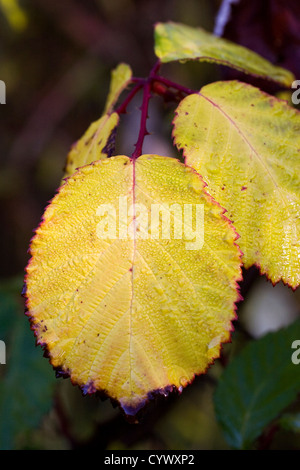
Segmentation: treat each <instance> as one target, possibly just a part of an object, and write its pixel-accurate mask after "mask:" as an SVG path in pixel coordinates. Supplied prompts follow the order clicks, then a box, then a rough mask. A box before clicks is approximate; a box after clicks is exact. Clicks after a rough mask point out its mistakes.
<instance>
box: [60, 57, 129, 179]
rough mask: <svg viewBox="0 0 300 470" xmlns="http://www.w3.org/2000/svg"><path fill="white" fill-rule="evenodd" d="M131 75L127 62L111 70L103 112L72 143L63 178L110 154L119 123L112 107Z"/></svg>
mask: <svg viewBox="0 0 300 470" xmlns="http://www.w3.org/2000/svg"><path fill="white" fill-rule="evenodd" d="M131 77H132V71H131V68H130V67H129V65H127V64H119V65H118V66H117V67H116V68H115V69H114V70H113V71H112V73H111V83H110V88H109V93H108V97H107V100H106V104H105V108H104V113H103V115H102V116H101V118H100V119H98V120H97V121H95V122H93V123H92V124H91V125H90V127H89V128H88V130H87V131H86V132H85V133H84V135H83V136H82V137H81V138H80V139H79V140H78V141H77V142H76V143H75V144H74V145H73V147H72V149H71V151H70V153H69V155H68V158H67V163H66V168H65V175H64V177H65V178H66V177H68V176H71V175H72V174H73V173H74V172H75V171H76V169H77V168H80V167H81V166H84V165H87V164H89V163H92V162H94V161H96V160H100V159H103V158H107V157H110V156H111V154H112V152H113V151H114V147H115V134H116V129H117V126H118V124H119V116H118V114H117V113H115V112H113V107H114V105H115V104H116V102H117V100H118V98H119V96H120V94H121V93H122V91H123V90H124V89H125V88H126V86H127V85H128V84H129V83H130V80H131Z"/></svg>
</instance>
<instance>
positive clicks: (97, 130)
mask: <svg viewBox="0 0 300 470" xmlns="http://www.w3.org/2000/svg"><path fill="white" fill-rule="evenodd" d="M118 124H119V116H118V114H117V113H113V114H111V115H109V114H104V116H102V117H101V118H100V119H98V121H95V122H93V123H92V124H91V125H90V127H89V128H88V130H87V131H86V132H85V134H84V135H83V136H82V137H81V139H79V140H78V142H76V144H75V145H73V147H72V149H71V151H70V153H69V155H68V158H67V164H66V168H65V176H64V178H66V177H68V176H71V175H73V173H74V172H75V171H76V169H77V168H80V167H81V166H84V165H88V164H89V163H92V162H94V161H96V160H101V159H104V158H107V157H110V156H111V153H112V151H113V150H114V140H115V133H116V128H117V126H118Z"/></svg>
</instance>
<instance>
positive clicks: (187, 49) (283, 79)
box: [155, 22, 295, 87]
mask: <svg viewBox="0 0 300 470" xmlns="http://www.w3.org/2000/svg"><path fill="white" fill-rule="evenodd" d="M155 54H156V55H157V57H158V58H159V59H160V60H161V61H162V62H171V61H174V60H180V61H186V60H191V59H197V60H200V61H206V62H214V63H218V64H222V65H226V66H228V67H232V68H234V69H237V70H240V71H242V72H244V73H248V74H251V75H255V76H260V77H263V78H266V79H269V80H273V81H275V82H278V83H281V84H282V85H285V86H286V87H290V86H291V84H292V82H293V81H294V80H295V77H294V75H293V74H292V73H291V72H290V71H288V70H286V69H283V68H281V67H278V66H275V65H273V64H271V62H269V61H268V60H266V59H264V58H263V57H261V56H260V55H258V54H256V53H255V52H253V51H251V50H250V49H247V48H246V47H243V46H239V45H238V44H234V43H233V42H231V41H228V40H226V39H222V38H219V37H217V36H214V35H213V34H211V33H208V32H207V31H205V30H204V29H201V28H193V27H191V26H186V25H183V24H180V23H173V22H168V23H157V24H156V26H155Z"/></svg>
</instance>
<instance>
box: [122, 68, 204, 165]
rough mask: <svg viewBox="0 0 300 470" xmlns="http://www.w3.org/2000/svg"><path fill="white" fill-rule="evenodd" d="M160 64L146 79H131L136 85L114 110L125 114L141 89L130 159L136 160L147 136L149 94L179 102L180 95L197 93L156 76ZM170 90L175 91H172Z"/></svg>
mask: <svg viewBox="0 0 300 470" xmlns="http://www.w3.org/2000/svg"><path fill="white" fill-rule="evenodd" d="M160 66H161V62H160V61H159V60H158V61H157V62H156V64H155V65H154V67H153V69H152V70H151V72H150V74H149V76H148V78H139V77H132V79H131V83H135V84H136V85H135V86H134V88H133V89H132V90H131V91H130V93H129V94H128V95H127V97H126V98H125V100H124V101H123V103H121V104H120V106H119V107H118V108H117V109H116V112H117V113H118V114H125V113H126V111H127V106H128V105H129V103H130V102H131V101H132V99H133V98H134V96H135V95H136V94H137V93H138V92H139V91H140V90H141V89H142V88H143V102H142V106H141V108H140V109H141V121H140V130H139V135H138V140H137V142H136V144H135V150H134V152H133V154H132V157H131V158H132V159H133V160H136V159H137V158H138V157H139V156H140V155H141V153H142V149H143V143H144V139H145V136H146V135H149V132H148V131H147V126H146V123H147V119H148V107H149V101H150V98H151V94H152V92H153V93H156V94H158V95H160V96H162V97H163V98H164V99H165V100H166V101H170V100H173V101H179V100H181V99H182V94H185V95H190V94H192V93H197V91H195V90H192V89H190V88H187V87H185V86H182V85H180V84H178V83H175V82H172V81H171V80H168V79H167V78H164V77H161V76H160V75H159V74H158V71H159V69H160ZM172 90H176V92H175V91H172Z"/></svg>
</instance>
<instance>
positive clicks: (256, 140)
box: [173, 81, 300, 288]
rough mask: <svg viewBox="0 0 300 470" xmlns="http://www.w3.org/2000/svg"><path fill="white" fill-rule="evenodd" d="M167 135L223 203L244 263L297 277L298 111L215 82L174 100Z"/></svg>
mask: <svg viewBox="0 0 300 470" xmlns="http://www.w3.org/2000/svg"><path fill="white" fill-rule="evenodd" d="M176 114H177V115H176V117H175V120H174V130H173V133H174V139H175V142H176V145H177V147H178V148H181V149H183V153H184V156H185V157H186V163H187V164H188V165H191V166H192V167H193V168H195V169H196V171H197V172H198V173H200V174H201V175H202V176H203V178H204V180H205V181H206V183H207V184H208V191H209V192H210V194H211V195H212V196H213V197H214V198H215V199H216V200H217V201H218V202H219V203H220V204H221V205H222V207H224V208H225V209H227V211H228V217H229V219H230V220H231V221H232V223H233V224H234V226H235V228H236V230H237V232H238V234H239V235H240V239H239V242H238V243H239V246H240V248H241V250H242V252H243V253H244V256H243V262H244V264H245V266H246V268H248V267H250V266H251V265H253V264H256V265H258V266H259V267H260V269H261V272H262V273H265V274H267V276H268V277H269V278H270V279H271V281H272V282H273V283H275V282H278V281H279V280H280V279H282V280H283V281H284V282H285V283H287V284H289V285H290V286H292V287H293V288H296V287H297V286H298V285H299V281H300V235H299V234H300V113H299V112H298V111H296V110H295V109H293V108H291V107H289V106H288V105H287V104H286V102H284V101H281V100H278V99H276V98H274V97H272V96H269V95H267V94H265V93H263V92H261V91H260V90H259V89H257V88H255V87H252V86H250V85H246V84H243V83H240V82H237V81H233V82H217V83H214V84H211V85H207V86H205V87H203V88H202V90H201V93H199V94H193V95H190V96H188V97H186V98H185V99H184V100H183V101H182V102H181V103H180V105H179V107H178V108H177V113H176Z"/></svg>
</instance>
